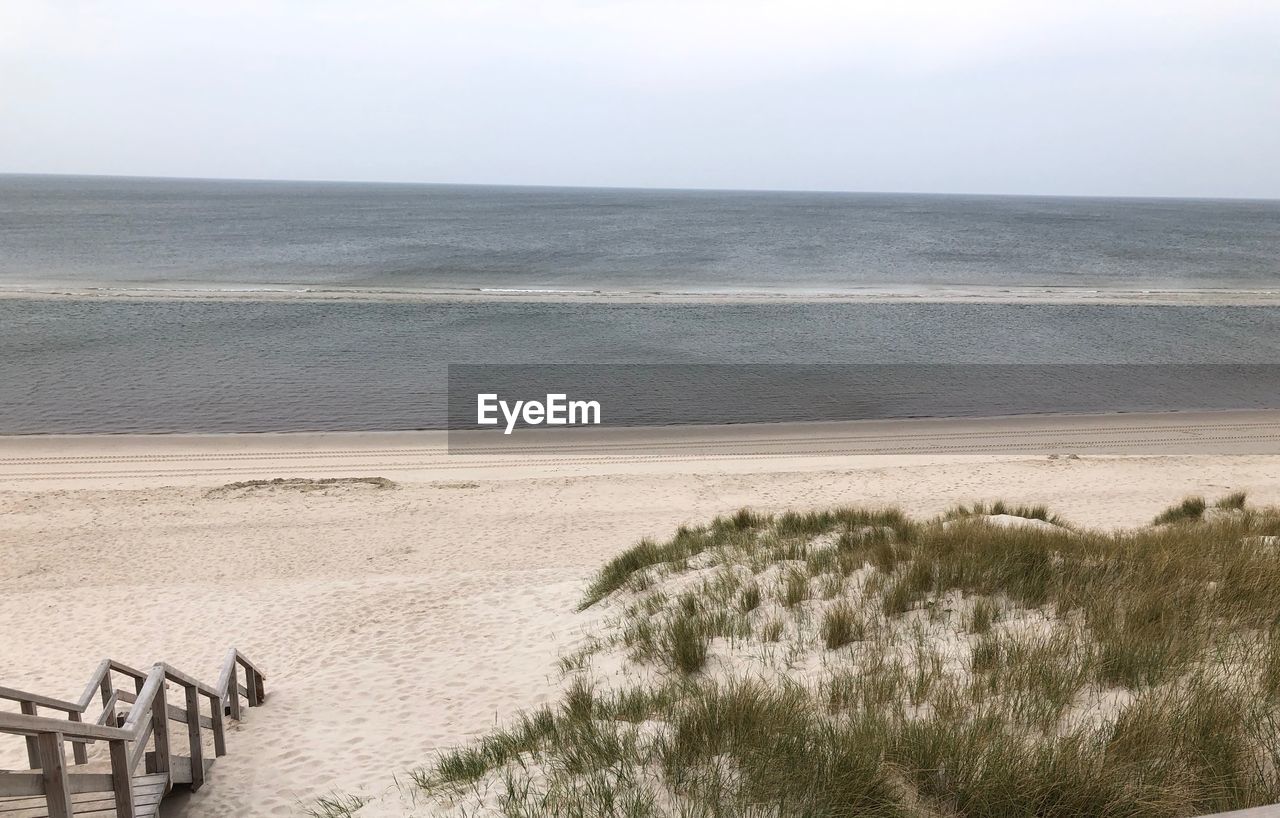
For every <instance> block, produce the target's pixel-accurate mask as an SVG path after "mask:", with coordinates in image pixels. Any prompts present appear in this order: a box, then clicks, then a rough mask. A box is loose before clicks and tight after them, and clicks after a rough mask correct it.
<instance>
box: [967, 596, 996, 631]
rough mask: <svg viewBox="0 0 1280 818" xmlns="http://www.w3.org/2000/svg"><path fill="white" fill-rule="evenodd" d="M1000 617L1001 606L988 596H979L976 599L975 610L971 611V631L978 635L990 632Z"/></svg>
mask: <svg viewBox="0 0 1280 818" xmlns="http://www.w3.org/2000/svg"><path fill="white" fill-rule="evenodd" d="M999 617H1000V608H999V606H997V605H996V603H995V602H994V601H993V600H991V599H988V598H987V597H979V598H978V599H976V600H974V602H973V610H972V611H970V612H969V632H970V633H974V634H978V635H982V634H984V633H988V632H990V630H991V626H992V624H994V623H995V621H996V620H997V619H998V618H999Z"/></svg>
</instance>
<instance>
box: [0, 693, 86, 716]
mask: <svg viewBox="0 0 1280 818" xmlns="http://www.w3.org/2000/svg"><path fill="white" fill-rule="evenodd" d="M0 699H8V700H9V701H11V702H31V703H32V704H38V705H40V706H41V707H48V708H50V709H52V710H61V711H62V712H63V713H79V712H82V711H83V708H81V707H80V705H78V704H76V703H75V702H68V701H63V700H62V699H55V698H53V697H52V696H41V695H39V694H38V693H27V692H25V691H22V690H14V689H13V688H12V687H0Z"/></svg>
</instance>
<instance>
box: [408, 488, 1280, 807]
mask: <svg viewBox="0 0 1280 818" xmlns="http://www.w3.org/2000/svg"><path fill="white" fill-rule="evenodd" d="M1208 508H1210V506H1209V504H1207V503H1205V502H1203V501H1198V502H1190V503H1183V504H1181V505H1179V506H1176V507H1175V510H1173V511H1171V512H1168V513H1166V515H1162V520H1161V523H1160V524H1159V525H1152V526H1150V527H1147V528H1142V529H1138V530H1133V531H1123V532H1095V531H1086V530H1079V529H1074V528H1068V527H1066V526H1065V524H1061V521H1058V520H1057V518H1056V517H1055V516H1054V515H1052V514H1051V513H1049V512H1048V510H1047V509H1044V508H1042V507H1030V508H1014V507H1009V506H1006V505H1004V504H1000V503H996V504H990V505H980V506H972V507H968V508H964V509H962V510H957V511H953V512H952V513H950V514H948V515H945V516H944V517H942V518H939V519H936V520H927V521H915V520H909V519H907V518H906V517H905V516H904V515H902V514H900V513H899V512H896V511H892V510H890V511H866V510H858V509H837V510H832V511H825V512H815V513H807V514H785V515H780V516H776V517H770V516H767V515H761V514H756V513H752V512H749V511H743V512H740V513H738V514H737V515H734V516H733V517H728V518H720V519H717V520H715V521H713V522H711V523H709V524H707V525H705V526H699V527H687V528H682V529H681V530H680V531H679V532H677V534H676V535H675V536H674V537H673V538H672V539H671V540H669V541H667V542H664V543H657V542H651V541H646V542H644V543H641V544H639V545H638V546H636V547H635V548H633V549H631V550H629V551H627V552H625V553H623V554H622V555H620V556H619V557H617V558H616V559H614V560H612V561H611V562H610V563H609V564H608V565H607V566H606V567H605V568H604V569H603V570H602V571H601V573H600V574H599V576H598V577H597V578H596V579H595V581H594V582H593V583H592V584H591V585H590V587H589V588H588V590H587V593H586V597H585V599H584V602H583V606H584V607H591V606H601V608H602V610H603V612H604V619H603V620H602V622H603V624H602V625H600V626H599V628H598V631H597V632H596V633H594V634H592V636H591V637H590V638H589V639H587V640H585V641H584V642H583V644H582V645H581V646H579V647H578V648H577V650H576V652H574V653H573V654H572V655H573V658H572V660H571V661H567V662H563V663H562V665H561V668H562V670H563V672H564V674H565V678H564V691H563V694H562V695H561V697H560V699H559V701H558V702H557V703H556V704H555V705H553V706H549V707H545V708H542V709H540V710H536V711H534V712H532V713H529V714H526V715H524V716H523V717H521V718H520V719H518V720H517V721H516V722H515V723H514V724H512V725H509V726H507V727H505V728H503V729H499V730H495V731H494V732H492V733H490V734H489V735H486V736H485V737H483V738H482V739H480V740H479V741H477V742H475V743H472V744H469V745H466V746H463V747H460V748H457V749H455V750H451V751H449V752H446V753H443V754H441V755H440V756H438V757H437V758H436V759H435V760H434V761H433V762H432V763H430V764H429V765H427V766H426V767H424V768H422V769H421V770H419V771H417V772H416V773H415V776H414V780H415V784H416V786H417V787H418V788H420V791H421V793H422V794H423V795H424V796H425V797H426V798H427V799H428V800H429V801H430V803H432V804H433V805H434V809H435V810H436V811H440V812H444V813H448V814H455V815H459V816H461V815H513V816H534V815H568V816H708V818H710V816H743V817H744V818H746V816H753V817H754V816H780V817H781V816H904V817H906V816H992V817H993V818H994V817H995V816H1021V815H1038V816H1193V815H1199V814H1203V813H1207V812H1213V811H1219V810H1227V809H1236V808H1243V807H1249V806H1257V805H1263V804H1269V803H1273V802H1276V801H1280V545H1277V543H1278V542H1280V541H1278V540H1277V539H1276V538H1277V537H1278V536H1280V513H1277V512H1276V511H1274V510H1259V509H1252V508H1249V507H1248V506H1247V505H1245V503H1244V498H1243V496H1242V495H1238V494H1237V495H1231V496H1228V497H1227V498H1223V500H1221V501H1219V502H1218V503H1217V504H1216V505H1214V506H1212V508H1214V509H1215V512H1214V513H1213V514H1209V513H1206V509H1208ZM991 514H1010V515H1013V516H1025V517H1028V518H1032V519H1035V520H1038V521H1043V522H1049V523H1054V525H1053V526H1044V525H1042V524H1038V525H1031V524H1028V525H1025V526H1024V525H1013V526H1011V527H1009V526H996V525H992V524H990V523H988V522H986V519H987V515H991ZM619 668H621V670H619Z"/></svg>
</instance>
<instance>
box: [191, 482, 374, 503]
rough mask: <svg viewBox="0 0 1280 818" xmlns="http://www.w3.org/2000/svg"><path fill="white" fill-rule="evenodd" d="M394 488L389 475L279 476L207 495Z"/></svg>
mask: <svg viewBox="0 0 1280 818" xmlns="http://www.w3.org/2000/svg"><path fill="white" fill-rule="evenodd" d="M394 488H397V485H396V483H395V481H393V480H388V479H387V478H385V477H324V478H321V479H318V480H312V479H309V478H305V477H290V478H284V477H277V478H275V479H274V480H244V481H241V482H238V483H227V484H226V485H224V486H218V487H217V488H213V489H209V490H208V491H207V492H205V495H204V496H205V497H208V498H225V497H247V496H249V495H258V494H263V493H267V494H274V493H277V492H286V491H287V492H301V493H304V494H309V493H312V492H320V493H322V494H333V493H343V494H347V493H350V492H352V491H384V490H386V489H394Z"/></svg>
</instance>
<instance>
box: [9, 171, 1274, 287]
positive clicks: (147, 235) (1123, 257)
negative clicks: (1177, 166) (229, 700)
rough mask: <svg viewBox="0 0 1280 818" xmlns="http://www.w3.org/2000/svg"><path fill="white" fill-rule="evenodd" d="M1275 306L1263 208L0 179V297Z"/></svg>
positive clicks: (1270, 207) (1270, 223)
mask: <svg viewBox="0 0 1280 818" xmlns="http://www.w3.org/2000/svg"><path fill="white" fill-rule="evenodd" d="M50 285H53V286H81V287H139V288H148V289H166V288H173V287H193V288H208V289H220V288H222V289H228V288H230V289H255V288H283V289H306V288H322V289H329V288H349V289H356V290H366V289H367V290H378V289H410V290H432V289H451V288H462V289H485V288H492V289H550V290H588V291H589V290H607V291H619V290H622V291H635V290H640V291H667V292H693V293H700V292H737V291H750V292H765V293H767V292H802V293H803V292H856V291H859V290H864V289H867V288H871V289H889V290H918V289H927V288H936V287H966V286H979V287H997V288H999V287H1048V286H1054V287H1084V288H1091V289H1092V288H1101V289H1108V288H1113V289H1127V290H1133V289H1195V288H1229V289H1247V290H1273V291H1274V290H1280V202H1276V201H1207V200H1170V199H1147V200H1141V199H1086V198H1048V197H1039V198H1037V197H1000V196H927V195H887V194H842V193H778V192H772V193H767V192H766V193H753V192H711V191H660V190H588V189H564V188H560V189H557V188H502V187H469V186H442V185H373V184H334V183H296V182H236V181H199V180H160V179H123V178H94V177H41V176H3V175H0V287H10V288H12V287H22V286H34V287H37V288H39V287H44V286H50Z"/></svg>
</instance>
